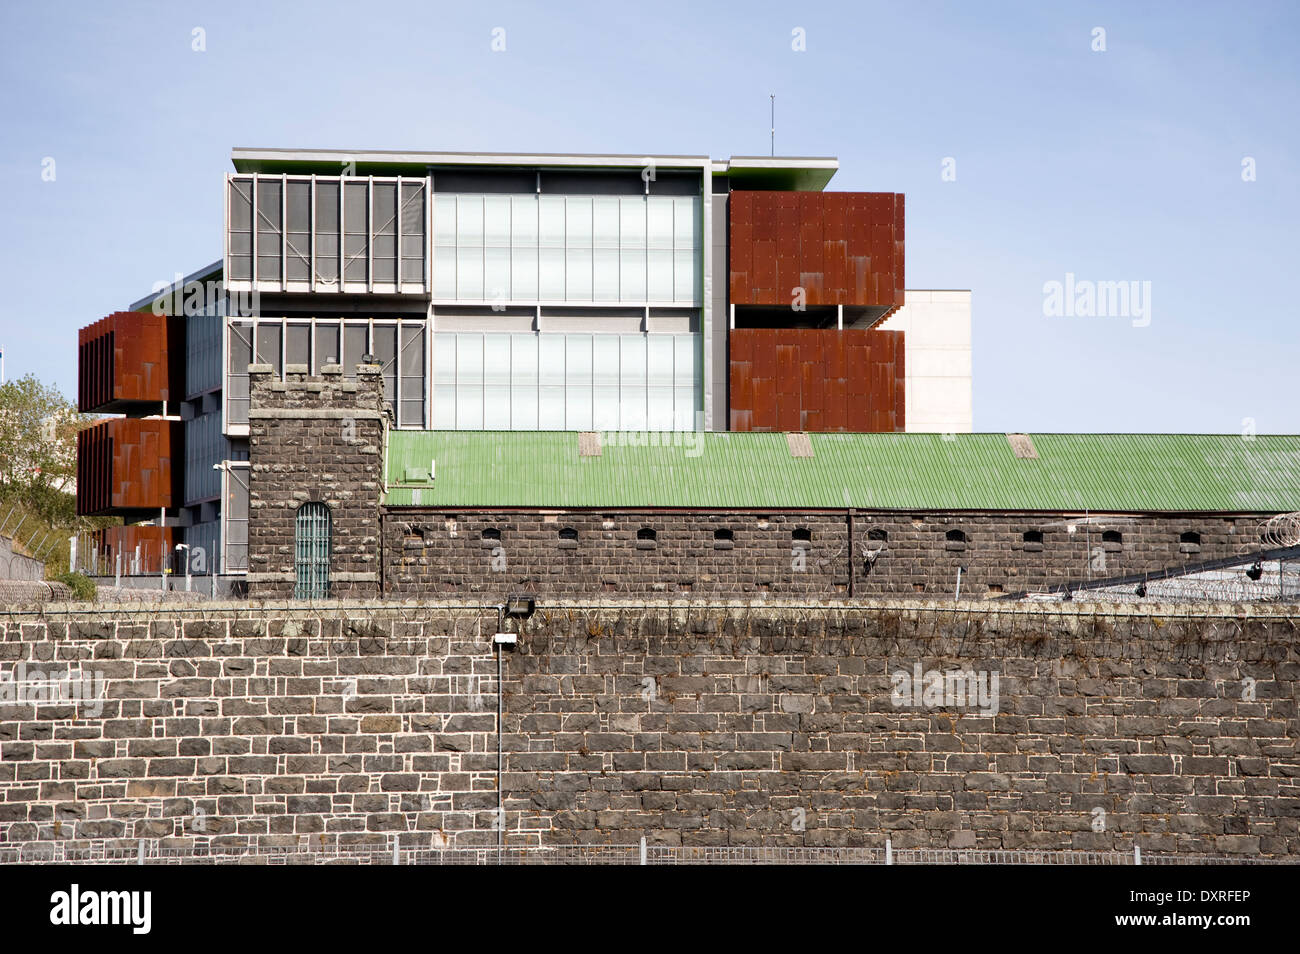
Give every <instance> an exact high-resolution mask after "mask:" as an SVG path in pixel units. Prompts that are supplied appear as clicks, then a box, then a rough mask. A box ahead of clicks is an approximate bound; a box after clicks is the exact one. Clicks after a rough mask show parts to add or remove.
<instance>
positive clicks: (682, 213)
mask: <svg viewBox="0 0 1300 954" xmlns="http://www.w3.org/2000/svg"><path fill="white" fill-rule="evenodd" d="M699 214H700V200H699V199H693V198H690V197H689V196H679V197H678V198H675V199H673V244H674V245H675V247H677V248H693V247H694V246H695V245H696V244H698V243H697V242H696V234H697V229H696V222H697V221H698V219H699Z"/></svg>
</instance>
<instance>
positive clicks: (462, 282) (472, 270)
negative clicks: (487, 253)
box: [456, 245, 483, 298]
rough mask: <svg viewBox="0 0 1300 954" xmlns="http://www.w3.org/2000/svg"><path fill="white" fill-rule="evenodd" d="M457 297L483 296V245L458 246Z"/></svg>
mask: <svg viewBox="0 0 1300 954" xmlns="http://www.w3.org/2000/svg"><path fill="white" fill-rule="evenodd" d="M456 297H457V298H482V297H483V249H482V248H481V247H478V246H465V245H460V246H457V248H456Z"/></svg>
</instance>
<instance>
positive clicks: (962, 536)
mask: <svg viewBox="0 0 1300 954" xmlns="http://www.w3.org/2000/svg"><path fill="white" fill-rule="evenodd" d="M944 539H946V540H947V541H948V542H949V543H965V542H966V531H965V530H949V531H948V532H947V533H946V534H944Z"/></svg>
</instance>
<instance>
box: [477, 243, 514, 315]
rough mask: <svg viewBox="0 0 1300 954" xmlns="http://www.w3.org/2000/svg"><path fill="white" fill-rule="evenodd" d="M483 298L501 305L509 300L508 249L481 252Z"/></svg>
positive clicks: (491, 249)
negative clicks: (498, 302)
mask: <svg viewBox="0 0 1300 954" xmlns="http://www.w3.org/2000/svg"><path fill="white" fill-rule="evenodd" d="M483 297H484V298H486V299H488V300H489V301H500V302H502V303H504V302H506V301H509V300H510V249H508V248H485V249H484V250H483Z"/></svg>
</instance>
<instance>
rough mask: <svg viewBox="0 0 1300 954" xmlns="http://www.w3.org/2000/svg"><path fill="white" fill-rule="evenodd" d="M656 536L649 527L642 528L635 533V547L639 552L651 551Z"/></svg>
mask: <svg viewBox="0 0 1300 954" xmlns="http://www.w3.org/2000/svg"><path fill="white" fill-rule="evenodd" d="M657 540H658V536H657V535H656V534H655V532H654V530H652V529H651V528H650V527H642V528H641V529H640V530H638V531H637V532H636V545H637V549H639V550H653V549H654V548H655V546H656V542H657Z"/></svg>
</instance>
